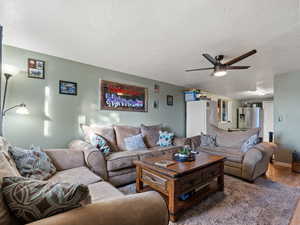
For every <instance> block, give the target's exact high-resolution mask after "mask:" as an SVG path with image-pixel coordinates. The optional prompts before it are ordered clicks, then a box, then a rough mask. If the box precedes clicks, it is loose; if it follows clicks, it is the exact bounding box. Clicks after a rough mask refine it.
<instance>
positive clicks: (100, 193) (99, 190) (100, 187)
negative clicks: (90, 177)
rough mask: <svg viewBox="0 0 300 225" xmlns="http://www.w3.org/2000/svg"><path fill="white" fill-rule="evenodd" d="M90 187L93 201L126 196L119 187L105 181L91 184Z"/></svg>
mask: <svg viewBox="0 0 300 225" xmlns="http://www.w3.org/2000/svg"><path fill="white" fill-rule="evenodd" d="M88 188H89V190H90V196H91V203H95V202H98V201H102V200H104V199H111V198H117V197H122V196H124V194H122V192H120V191H119V190H118V189H117V188H115V187H114V186H112V185H111V184H110V183H108V182H105V181H102V182H98V183H95V184H90V185H89V186H88Z"/></svg>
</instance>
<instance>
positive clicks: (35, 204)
mask: <svg viewBox="0 0 300 225" xmlns="http://www.w3.org/2000/svg"><path fill="white" fill-rule="evenodd" d="M2 189H3V195H4V198H5V200H6V202H7V205H8V207H9V209H10V211H11V212H12V213H13V214H14V215H15V216H16V217H17V218H19V219H20V220H21V221H22V222H25V223H29V222H33V221H36V220H40V219H42V218H45V217H49V216H52V215H54V214H58V213H61V212H64V211H67V210H70V209H73V208H77V207H79V206H81V204H80V202H81V201H84V200H85V199H86V198H87V197H88V196H89V189H88V187H87V186H85V185H83V184H66V183H56V184H51V183H48V182H46V181H39V180H34V179H28V178H24V177H5V178H3V184H2Z"/></svg>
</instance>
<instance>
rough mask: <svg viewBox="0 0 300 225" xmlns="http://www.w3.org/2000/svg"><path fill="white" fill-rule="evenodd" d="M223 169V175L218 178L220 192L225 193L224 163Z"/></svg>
mask: <svg viewBox="0 0 300 225" xmlns="http://www.w3.org/2000/svg"><path fill="white" fill-rule="evenodd" d="M221 168H222V169H221V170H222V171H221V174H220V176H218V190H219V191H224V162H222V165H221Z"/></svg>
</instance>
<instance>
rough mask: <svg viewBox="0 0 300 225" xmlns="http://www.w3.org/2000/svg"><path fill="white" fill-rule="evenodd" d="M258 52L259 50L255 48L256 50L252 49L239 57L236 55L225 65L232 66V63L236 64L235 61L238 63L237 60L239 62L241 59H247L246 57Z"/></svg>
mask: <svg viewBox="0 0 300 225" xmlns="http://www.w3.org/2000/svg"><path fill="white" fill-rule="evenodd" d="M256 52H257V51H256V50H255V49H254V50H252V51H250V52H247V53H245V54H244V55H241V56H239V57H236V58H234V59H232V60H230V61H228V62H227V63H225V65H228V66H230V65H232V64H234V63H237V62H239V61H241V60H243V59H245V58H247V57H249V56H251V55H253V54H255V53H256Z"/></svg>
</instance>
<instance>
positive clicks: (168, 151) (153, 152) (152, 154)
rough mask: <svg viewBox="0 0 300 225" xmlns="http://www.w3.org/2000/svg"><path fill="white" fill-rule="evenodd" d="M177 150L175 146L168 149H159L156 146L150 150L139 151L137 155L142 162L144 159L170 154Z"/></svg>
mask: <svg viewBox="0 0 300 225" xmlns="http://www.w3.org/2000/svg"><path fill="white" fill-rule="evenodd" d="M178 150H179V148H178V147H177V146H168V147H160V146H156V147H153V148H150V149H149V150H148V151H143V152H142V151H141V152H139V153H138V156H139V159H140V160H143V159H145V158H149V157H158V156H162V155H165V154H172V153H175V152H177V151H178Z"/></svg>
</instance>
